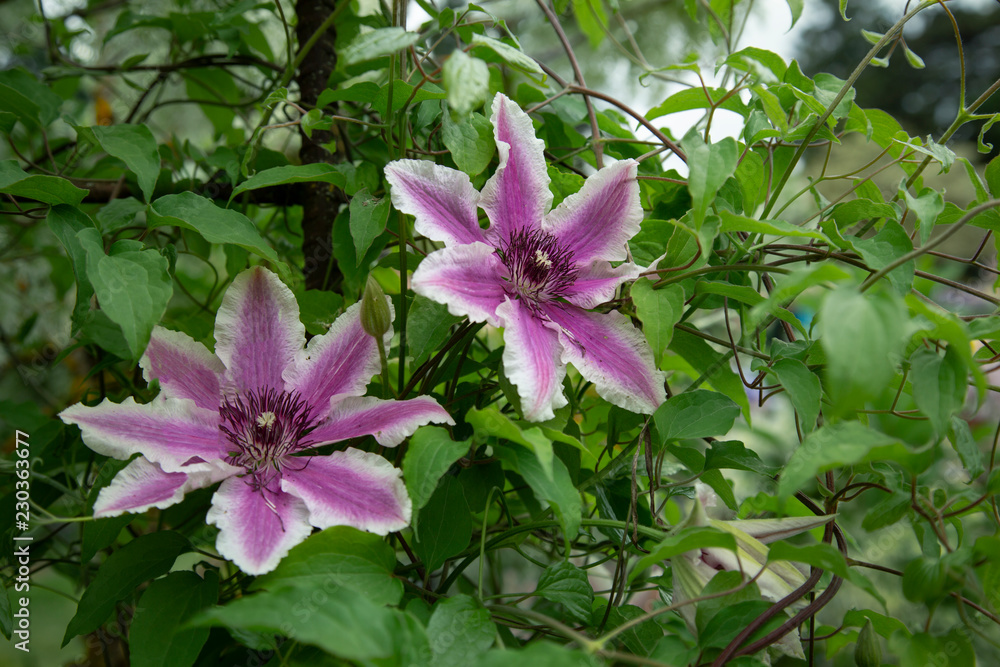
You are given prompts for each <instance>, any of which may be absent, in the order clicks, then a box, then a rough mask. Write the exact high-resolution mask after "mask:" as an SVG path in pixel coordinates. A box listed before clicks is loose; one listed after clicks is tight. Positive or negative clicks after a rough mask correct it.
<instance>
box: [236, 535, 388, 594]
mask: <svg viewBox="0 0 1000 667" xmlns="http://www.w3.org/2000/svg"><path fill="white" fill-rule="evenodd" d="M395 568H396V554H395V552H394V551H393V549H392V547H390V546H389V545H388V544H387V543H386V541H385V539H384V538H382V537H381V536H379V535H373V534H371V533H364V532H362V531H360V530H357V529H355V528H351V527H349V526H334V527H332V528H327V529H326V530H324V531H322V532H319V533H315V534H314V535H312V536H310V537H309V538H308V539H307V540H305V541H304V542H302V543H301V544H298V545H296V546H295V547H293V548H292V550H291V551H289V552H288V555H287V556H285V557H284V558H283V559H282V560H281V562H280V563H279V564H278V567H277V568H275V569H274V570H273V571H271V572H268V573H267V574H264V575H262V576H260V577H257V578H256V579H254V581H253V584H251V586H250V590H262V589H263V590H268V591H277V590H279V589H283V588H291V589H294V590H296V591H298V592H299V594H300V595H301V594H306V593H308V592H309V591H314V590H322V589H325V588H326V587H327V586H338V587H343V588H344V589H345V590H348V591H352V592H353V593H354V594H356V595H358V596H360V597H363V598H364V599H365V600H368V601H370V602H372V603H374V604H378V605H385V604H390V605H391V604H398V603H399V600H400V598H401V597H402V596H403V584H402V582H400V580H399V579H397V578H396V577H395V575H394V574H393V570H395Z"/></svg>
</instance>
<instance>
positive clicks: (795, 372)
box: [771, 359, 823, 433]
mask: <svg viewBox="0 0 1000 667" xmlns="http://www.w3.org/2000/svg"><path fill="white" fill-rule="evenodd" d="M771 370H772V371H774V374H775V375H777V376H778V382H780V383H781V386H783V387H784V388H785V393H786V395H787V396H788V400H789V401H791V403H792V407H793V408H795V412H796V414H798V416H799V427H800V428H801V429H802V432H803V433H809V432H811V431H812V430H813V429H814V428H816V419H817V418H818V417H819V411H820V399H821V398H822V393H823V392H822V387H821V386H820V381H819V377H818V376H817V375H816V374H815V373H813V372H812V371H810V370H809V368H808V367H807V366H806V365H805V364H804V363H802V362H801V361H798V360H797V359H779V360H778V361H776V362H774V365H773V366H771Z"/></svg>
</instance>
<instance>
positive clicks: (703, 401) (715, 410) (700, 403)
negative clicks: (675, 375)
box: [653, 389, 740, 443]
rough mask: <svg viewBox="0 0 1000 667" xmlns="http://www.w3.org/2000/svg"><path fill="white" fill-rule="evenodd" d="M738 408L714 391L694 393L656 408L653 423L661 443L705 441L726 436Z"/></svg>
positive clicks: (671, 399)
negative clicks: (689, 439) (690, 440)
mask: <svg viewBox="0 0 1000 667" xmlns="http://www.w3.org/2000/svg"><path fill="white" fill-rule="evenodd" d="M739 415H740V406H738V405H736V403H734V402H733V401H732V400H731V399H729V398H728V397H726V396H724V395H723V394H720V393H719V392H716V391H707V390H705V389H696V390H694V391H687V392H684V393H683V394H678V395H677V396H674V397H672V398H669V399H667V401H666V402H665V403H664V404H663V405H661V406H660V407H659V408H657V410H656V412H654V413H653V423H654V424H655V426H656V433H657V434H658V435H659V442H660V443H667V442H671V441H674V440H685V439H688V438H708V437H713V436H720V435H725V434H727V433H729V430H730V429H732V427H733V423H734V422H735V421H736V418H737V417H739Z"/></svg>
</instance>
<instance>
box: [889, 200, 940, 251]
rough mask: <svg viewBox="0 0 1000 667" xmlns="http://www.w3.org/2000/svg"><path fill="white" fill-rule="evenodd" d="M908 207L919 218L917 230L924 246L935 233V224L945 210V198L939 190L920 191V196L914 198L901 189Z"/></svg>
mask: <svg viewBox="0 0 1000 667" xmlns="http://www.w3.org/2000/svg"><path fill="white" fill-rule="evenodd" d="M900 191H901V192H902V193H903V198H904V199H905V200H906V206H907V208H909V209H910V210H911V211H913V214H914V215H916V216H917V229H919V230H920V244H921V245H923V244H925V243H927V241H929V240H930V238H931V232H932V231H934V223H936V222H937V218H938V216H939V215H941V211H943V210H944V197H943V196H942V195H941V193H940V192H938V191H937V190H933V189H931V188H924V189H923V190H921V191H920V196H918V197H914V196H912V195H910V193H909V191H907V190H905V189H902V188H900Z"/></svg>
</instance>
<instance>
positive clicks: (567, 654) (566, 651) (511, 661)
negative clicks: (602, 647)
mask: <svg viewBox="0 0 1000 667" xmlns="http://www.w3.org/2000/svg"><path fill="white" fill-rule="evenodd" d="M604 664H605V663H604V662H603V661H599V660H598V659H597V658H596V657H594V656H591V655H588V654H586V653H584V652H583V651H581V650H580V649H579V648H575V647H574V648H567V647H566V646H563V645H561V644H554V643H552V642H545V641H535V642H531V643H530V644H528V645H527V646H525V647H523V648H510V647H509V646H508V647H504V648H495V649H493V650H491V651H490V652H489V653H487V654H486V655H484V656H483V657H482V658H480V660H479V662H478V663H476V667H527V666H529V665H544V666H545V667H599V666H600V665H604Z"/></svg>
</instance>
